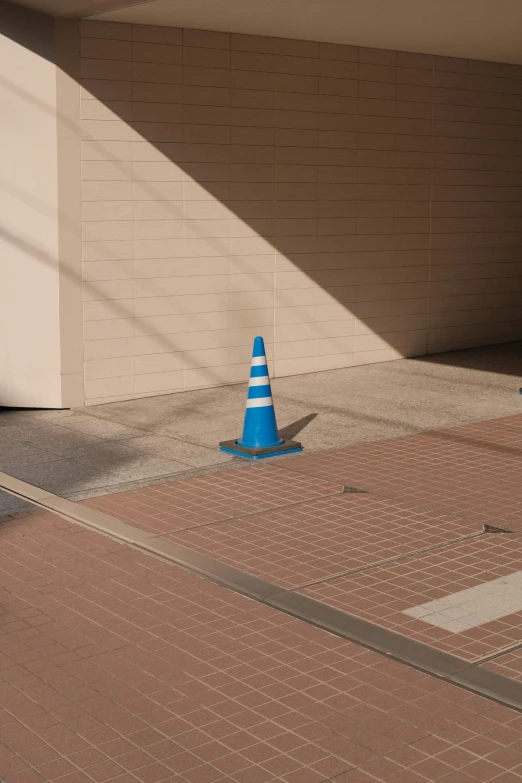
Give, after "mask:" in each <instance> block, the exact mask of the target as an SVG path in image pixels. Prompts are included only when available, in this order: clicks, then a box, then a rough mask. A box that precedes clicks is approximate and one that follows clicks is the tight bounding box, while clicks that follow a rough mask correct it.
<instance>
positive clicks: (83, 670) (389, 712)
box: [0, 513, 522, 783]
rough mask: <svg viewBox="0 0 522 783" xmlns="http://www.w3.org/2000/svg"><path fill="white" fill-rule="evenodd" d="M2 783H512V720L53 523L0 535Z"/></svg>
mask: <svg viewBox="0 0 522 783" xmlns="http://www.w3.org/2000/svg"><path fill="white" fill-rule="evenodd" d="M0 542H1V551H2V559H1V562H0V600H1V614H0V621H1V634H2V636H1V640H2V641H1V647H0V651H1V654H0V704H1V708H0V740H1V743H2V744H1V745H0V771H1V772H0V774H1V776H2V778H3V779H4V781H5V783H43V781H50V782H51V783H91V782H92V781H95V782H96V783H102V782H104V781H112V783H136V781H141V783H154V782H158V783H159V781H169V783H174V781H176V782H177V781H179V782H180V783H181V782H182V781H185V782H186V783H218V782H219V781H237V783H268V782H269V781H287V782H288V783H320V782H321V781H327V780H328V781H335V783H369V782H370V781H386V782H387V783H425V781H435V780H441V781H444V783H476V781H486V780H488V781H489V780H494V781H496V783H514V781H517V780H518V779H519V776H520V774H521V773H522V742H521V740H520V737H521V729H522V716H520V715H519V714H518V713H517V712H515V711H513V710H510V709H507V708H505V707H501V706H498V705H496V704H495V703H494V702H492V701H489V700H487V699H484V698H481V697H478V696H475V695H472V694H470V693H468V692H466V691H463V690H461V689H459V688H457V687H455V686H453V685H450V684H448V683H445V682H444V681H442V680H440V679H436V678H434V677H430V676H429V675H426V674H422V673H420V672H418V671H415V670H414V669H412V668H408V667H406V666H403V665H401V664H399V663H396V662H394V661H391V660H389V659H387V658H386V657H385V656H380V655H377V654H375V653H372V652H369V651H367V650H364V649H363V648H361V647H358V646H356V645H354V644H352V643H350V642H347V641H344V640H342V639H339V638H337V637H336V636H333V635H331V634H328V633H325V632H324V631H321V630H319V629H317V628H313V627H312V626H310V625H308V624H306V623H303V622H301V621H298V620H295V619H292V618H289V617H288V616H287V615H285V614H283V613H281V612H277V611H276V610H273V609H269V608H267V607H263V606H261V605H259V604H257V603H255V602H253V601H251V600H248V599H247V598H243V597H241V596H238V595H236V594H234V593H233V592H230V591H228V590H225V589H223V588H220V587H217V586H215V585H213V584H211V583H210V582H208V581H205V580H203V579H200V578H199V577H196V576H193V575H191V574H189V573H186V572H185V571H183V570H181V569H179V568H176V567H175V566H173V565H171V564H168V563H164V562H161V561H160V560H158V559H155V558H153V557H150V556H148V555H146V554H143V553H140V552H137V551H136V550H134V549H132V548H130V547H128V546H126V545H124V544H120V543H117V542H114V541H112V540H111V539H110V538H108V537H106V536H102V535H101V534H99V533H94V532H90V531H87V530H85V529H84V528H82V527H80V526H77V525H74V524H72V523H69V522H66V521H64V520H63V519H61V518H59V517H56V516H55V515H53V514H50V513H39V514H37V515H35V516H29V517H21V518H18V519H14V520H4V521H3V522H2V523H1V526H0Z"/></svg>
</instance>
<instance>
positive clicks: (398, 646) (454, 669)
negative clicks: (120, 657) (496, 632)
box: [0, 472, 522, 712]
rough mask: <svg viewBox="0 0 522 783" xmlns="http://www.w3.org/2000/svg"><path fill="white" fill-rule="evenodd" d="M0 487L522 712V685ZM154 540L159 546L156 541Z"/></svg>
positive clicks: (146, 536) (139, 534)
mask: <svg viewBox="0 0 522 783" xmlns="http://www.w3.org/2000/svg"><path fill="white" fill-rule="evenodd" d="M0 488H2V489H4V490H5V491H7V492H9V493H10V494H13V495H16V496H18V497H22V498H24V499H25V500H29V501H31V502H34V503H35V504H36V505H39V506H41V507H42V508H44V509H46V510H47V511H51V512H54V513H57V514H59V515H60V516H62V517H63V518H65V519H67V520H69V521H72V522H77V523H80V524H82V525H85V526H86V527H90V528H91V529H94V530H97V531H98V532H101V533H104V534H105V535H108V536H109V537H113V538H117V539H119V540H121V541H124V542H125V543H127V544H130V545H132V546H135V547H136V548H138V549H140V550H141V551H143V552H146V553H148V554H152V555H155V556H157V557H160V558H162V559H164V560H167V561H169V562H171V563H174V564H176V565H178V566H180V567H182V568H184V569H186V570H188V571H191V572H193V573H196V574H198V575H199V576H201V577H203V578H206V579H208V580H210V581H212V582H214V583H215V584H217V585H219V586H221V587H225V588H228V589H230V590H232V591H233V592H236V593H239V594H240V595H244V596H246V597H248V598H251V599H253V600H255V601H257V602H258V603H261V604H264V605H266V606H269V607H271V608H272V609H277V610H279V611H281V612H283V613H284V614H287V615H289V616H291V617H295V618H297V619H300V620H303V621H304V622H306V623H308V624H310V625H313V626H315V627H317V628H321V629H322V630H325V631H327V632H329V633H332V634H334V635H336V636H339V637H340V638H343V639H348V640H350V641H352V642H354V643H355V644H358V645H360V646H361V647H364V648H366V649H369V650H373V651H374V652H377V653H380V654H381V655H386V656H389V657H390V658H392V659H394V660H396V661H398V662H400V663H402V664H405V665H407V666H411V667H412V668H414V669H417V670H418V671H422V672H425V673H427V674H430V675H433V676H435V677H438V678H440V679H443V680H444V681H447V682H451V683H452V684H454V685H457V686H459V687H462V688H464V689H466V690H468V691H471V692H473V693H476V694H478V695H480V696H484V697H486V698H488V699H490V700H493V701H495V702H497V703H499V704H503V705H504V706H507V707H511V708H512V709H516V710H518V711H519V712H522V683H521V682H517V681H516V680H513V679H512V678H510V677H507V676H505V675H502V674H497V673H496V672H493V671H491V670H489V669H484V668H482V667H481V666H480V665H477V664H476V662H469V661H465V660H464V659H462V658H459V657H457V656H456V655H452V654H450V653H446V652H442V651H440V650H437V649H435V648H433V647H430V646H429V645H427V644H425V643H423V642H418V641H416V640H415V639H411V638H408V637H406V636H403V635H401V634H399V633H397V632H395V631H391V630H389V629H386V628H382V627H380V626H378V625H376V624H375V623H372V622H369V621H368V620H363V619H362V618H360V617H357V616H355V615H351V614H349V613H347V612H343V611H341V610H339V609H334V608H333V607H330V606H328V605H327V604H324V603H322V602H320V601H317V600H315V599H313V598H309V597H307V596H304V595H300V594H298V593H295V592H292V591H291V590H284V589H282V588H281V587H280V586H278V585H274V584H272V583H270V582H267V581H265V580H263V579H259V578H258V577H255V576H252V575H251V574H248V573H245V572H244V571H241V570H239V569H238V568H234V567H233V566H228V565H225V564H224V563H221V562H219V561H218V560H215V559H214V558H211V557H208V556H206V555H201V554H199V553H197V552H194V551H193V550H190V549H188V548H187V547H184V546H181V545H179V544H174V543H173V542H171V541H168V540H166V539H162V538H161V537H158V536H151V535H150V533H146V532H145V531H143V530H140V529H138V528H135V527H133V526H132V525H129V524H127V523H125V522H122V521H121V520H118V519H115V518H114V517H111V516H109V515H108V514H103V513H101V512H98V511H96V510H94V509H91V508H89V507H86V506H80V505H79V504H76V503H74V502H72V501H70V500H66V499H65V498H60V497H58V496H57V495H53V494H52V493H50V492H46V491H44V490H42V489H40V488H39V487H34V486H33V485H31V484H28V483H26V482H24V481H21V480H20V479H15V478H13V477H12V476H8V475H7V474H5V473H1V472H0ZM152 542H154V544H153V543H152Z"/></svg>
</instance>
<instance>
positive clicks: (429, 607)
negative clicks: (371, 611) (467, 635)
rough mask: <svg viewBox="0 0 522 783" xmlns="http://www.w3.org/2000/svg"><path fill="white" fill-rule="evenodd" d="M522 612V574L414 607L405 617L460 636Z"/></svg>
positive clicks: (511, 575)
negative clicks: (480, 626)
mask: <svg viewBox="0 0 522 783" xmlns="http://www.w3.org/2000/svg"><path fill="white" fill-rule="evenodd" d="M520 611H522V571H515V572H514V573H513V574H509V575H508V576H502V577H500V578H498V579H493V580H491V581H490V582H484V583H483V584H480V585H475V587H468V588H466V589H465V590H459V591H458V592H457V593H451V595H446V596H445V597H444V598H437V599H435V600H434V601H428V602H427V603H424V604H420V605H419V606H412V607H411V608H410V609H405V610H404V612H403V614H407V615H408V616H409V617H415V618H417V619H419V620H422V621H423V622H425V623H429V624H430V625H436V626H437V627H438V628H444V629H445V630H446V631H452V632H453V633H460V632H462V631H469V630H470V629H471V628H477V627H478V626H479V625H485V624H486V623H490V622H493V620H500V619H501V618H502V617H506V616H507V615H508V614H515V613H516V612H520Z"/></svg>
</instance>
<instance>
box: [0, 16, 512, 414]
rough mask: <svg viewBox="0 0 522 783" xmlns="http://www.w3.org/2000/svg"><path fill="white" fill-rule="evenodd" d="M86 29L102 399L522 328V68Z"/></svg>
mask: <svg viewBox="0 0 522 783" xmlns="http://www.w3.org/2000/svg"><path fill="white" fill-rule="evenodd" d="M81 28H82V39H81V47H82V87H83V89H82V136H83V139H84V142H83V152H82V157H83V164H82V165H83V180H84V183H83V184H84V195H83V198H84V203H83V217H84V223H83V226H84V235H83V238H84V292H85V299H86V302H85V337H86V359H87V362H86V391H87V400H88V401H89V402H91V403H95V402H101V401H106V400H109V399H117V398H119V399H121V398H125V397H133V396H140V395H141V396H143V395H148V394H154V393H166V392H168V391H179V390H182V389H188V388H197V387H203V386H210V385H219V384H222V383H227V382H237V381H241V380H244V378H246V368H247V365H248V361H249V356H250V347H251V340H252V338H253V336H254V335H255V334H257V333H259V332H260V333H262V334H263V335H264V337H265V341H266V343H267V347H268V351H269V354H270V358H271V360H272V362H273V363H272V372H273V373H274V374H275V375H276V376H281V375H291V374H294V373H301V372H311V371H317V370H324V369H333V368H336V367H346V366H350V365H354V364H362V363H366V362H376V361H383V360H387V359H392V358H399V357H403V356H420V355H423V354H426V353H428V352H436V351H441V350H449V349H455V348H459V347H466V346H469V345H477V344H481V343H482V344H485V343H494V342H503V341H508V340H514V339H517V338H518V337H519V336H520V335H521V334H522V306H521V303H520V290H521V288H522V275H521V271H522V262H521V260H520V246H521V244H522V235H521V233H520V230H519V225H518V223H519V218H520V216H521V213H522V189H521V186H522V173H521V169H522V165H521V161H522V157H520V156H521V155H522V132H521V127H522V126H521V125H520V120H518V123H519V124H517V121H516V117H514V115H515V112H514V110H513V108H512V106H514V103H515V102H516V101H515V97H516V100H519V98H518V96H514V95H511V94H509V92H508V93H506V92H505V90H504V91H502V89H503V88H505V87H506V84H507V81H508V79H507V76H508V74H510V75H511V76H512V77H513V78H512V80H511V82H510V84H511V83H514V81H515V78H518V79H519V81H518V82H517V84H518V85H519V86H520V85H521V84H522V81H520V79H522V71H521V69H518V70H517V67H516V66H496V65H494V64H477V67H476V68H475V70H473V67H471V66H470V67H469V68H468V64H467V63H466V64H465V67H466V69H468V70H469V71H470V72H471V74H472V75H470V74H468V75H467V76H466V77H464V76H463V75H462V74H461V73H459V69H460V70H462V69H463V68H464V66H463V65H462V64H460V63H459V62H458V61H452V62H451V64H450V63H449V61H446V59H445V58H432V57H427V56H419V55H408V54H405V55H401V54H399V55H398V54H397V53H395V52H384V51H381V52H376V51H374V50H362V49H361V50H359V49H357V48H356V47H349V46H344V47H341V46H331V45H322V44H321V45H318V44H314V43H310V42H302V41H285V40H278V39H258V38H256V37H251V36H229V35H227V34H222V33H205V32H199V31H191V30H184V31H181V30H176V29H172V28H149V27H140V26H131V25H120V24H107V23H102V24H100V23H97V22H88V21H87V22H85V23H82V25H81ZM472 65H473V64H472ZM480 65H481V66H483V71H484V73H482V72H481V70H480V68H479V67H478V66H480ZM486 65H488V66H489V67H490V71H489V72H488V71H487V69H486V67H485V66H486ZM502 68H505V69H506V70H505V71H502V70H501V69H502ZM508 68H511V69H512V71H508ZM495 69H496V70H495ZM493 74H494V75H493ZM2 83H3V86H4V87H5V88H7V89H18V88H16V87H14V86H13V85H12V84H11V85H10V84H9V81H8V80H7V79H2ZM479 84H480V86H479ZM512 89H513V90H514V87H513V88H512ZM488 90H489V92H488ZM484 95H485V96H486V97H484ZM25 98H26V99H27V100H31V101H33V102H38V101H39V99H38V97H37V96H34V95H29V94H27V95H26V96H25ZM488 100H489V103H488ZM464 104H467V105H464ZM39 105H40V108H41V110H42V111H46V112H48V111H54V109H51V108H50V107H48V106H46V105H45V104H43V103H42V102H41V101H40V102H39ZM493 115H494V117H493ZM517 116H518V115H517ZM63 121H64V122H66V120H65V119H63ZM506 128H507V129H508V130H507V131H506ZM15 196H16V197H17V198H21V199H24V200H28V199H30V195H29V194H22V193H18V194H15ZM33 207H34V208H35V209H45V205H44V204H33ZM2 234H3V236H4V238H6V239H8V241H10V242H12V243H14V244H18V245H19V246H24V247H25V249H26V250H27V251H28V252H31V253H33V255H34V256H35V257H37V258H39V260H41V261H42V262H43V263H51V262H53V259H50V258H47V257H45V254H44V253H42V251H40V250H38V248H34V247H27V246H26V245H24V243H25V240H24V238H23V237H19V236H13V235H12V232H10V231H9V227H3V229H2ZM444 361H450V362H451V361H452V360H451V359H446V358H445V359H444ZM115 373H116V375H115Z"/></svg>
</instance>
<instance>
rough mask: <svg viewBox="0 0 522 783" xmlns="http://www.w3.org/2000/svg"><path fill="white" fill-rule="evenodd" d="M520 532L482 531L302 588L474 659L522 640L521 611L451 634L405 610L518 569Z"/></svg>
mask: <svg viewBox="0 0 522 783" xmlns="http://www.w3.org/2000/svg"><path fill="white" fill-rule="evenodd" d="M521 563H522V537H519V536H512V535H509V534H485V535H483V536H481V537H480V538H476V539H472V540H469V541H466V542H464V543H461V544H455V545H454V546H451V547H447V548H444V549H440V550H436V551H433V552H429V553H427V554H424V555H419V556H417V557H413V558H409V559H405V560H401V561H399V562H396V563H391V564H389V565H386V566H382V567H377V568H373V569H370V570H368V571H364V572H361V573H358V574H351V575H350V576H346V577H340V578H338V579H335V580H332V581H329V582H325V583H322V584H318V585H315V586H313V587H309V588H306V589H305V590H303V591H302V592H303V593H304V594H305V595H309V596H310V597H312V598H315V599H317V600H319V601H323V602H325V603H327V604H329V605H330V606H334V607H336V608H338V609H342V610H343V611H346V612H350V613H352V614H356V615H359V616H360V617H363V618H365V619H368V620H371V621H373V622H375V623H377V624H379V625H382V626H385V627H387V628H392V629H393V630H395V631H398V632H399V633H402V634H404V635H406V636H411V637H413V638H415V639H417V640H418V641H421V642H425V643H427V644H430V645H431V646H433V647H437V648H439V649H441V650H444V651H446V652H451V653H453V654H455V655H458V656H460V657H462V658H465V659H467V660H477V659H479V658H482V657H485V656H487V655H491V654H492V653H495V652H497V651H498V650H500V649H502V648H504V647H507V646H510V645H513V644H514V643H516V642H521V641H522V612H518V613H517V614H511V615H508V616H506V617H503V618H501V619H500V620H495V621H493V622H489V623H485V624H484V625H480V626H478V627H476V628H472V629H470V630H469V631H463V632H461V633H451V632H450V631H447V630H444V629H443V628H439V627H436V626H432V625H430V624H428V623H427V622H423V621H422V620H418V619H415V618H412V617H409V616H408V615H406V614H403V612H404V610H405V609H409V608H411V607H413V606H418V605H419V604H423V603H426V602H427V601H432V600H434V599H436V598H442V597H444V596H446V595H450V594H452V593H456V592H459V591H460V590H464V589H466V588H469V587H474V586H475V585H478V584H482V583H484V582H489V581H491V580H493V579H496V578H498V577H501V576H507V575H508V574H511V573H513V572H515V571H520V565H521Z"/></svg>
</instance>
